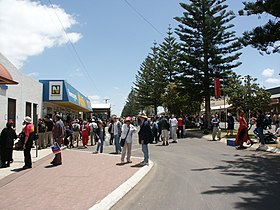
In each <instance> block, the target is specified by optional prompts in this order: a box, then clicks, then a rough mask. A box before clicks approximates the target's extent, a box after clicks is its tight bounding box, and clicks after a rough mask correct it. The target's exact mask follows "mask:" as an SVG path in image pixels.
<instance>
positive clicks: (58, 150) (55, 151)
mask: <svg viewBox="0 0 280 210" xmlns="http://www.w3.org/2000/svg"><path fill="white" fill-rule="evenodd" d="M51 149H52V152H53V154H58V153H61V148H60V146H59V144H58V143H57V142H55V143H54V144H53V145H52V146H51Z"/></svg>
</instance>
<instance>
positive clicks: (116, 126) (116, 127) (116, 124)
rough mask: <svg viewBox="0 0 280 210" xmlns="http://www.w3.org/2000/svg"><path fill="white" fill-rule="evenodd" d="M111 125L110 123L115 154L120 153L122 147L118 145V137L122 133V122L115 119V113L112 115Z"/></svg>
mask: <svg viewBox="0 0 280 210" xmlns="http://www.w3.org/2000/svg"><path fill="white" fill-rule="evenodd" d="M112 119H113V125H112V130H113V131H112V132H113V134H114V143H115V152H116V154H120V153H121V151H122V149H121V145H120V137H121V133H122V124H121V122H120V121H119V120H118V119H117V116H116V115H113V118H112Z"/></svg>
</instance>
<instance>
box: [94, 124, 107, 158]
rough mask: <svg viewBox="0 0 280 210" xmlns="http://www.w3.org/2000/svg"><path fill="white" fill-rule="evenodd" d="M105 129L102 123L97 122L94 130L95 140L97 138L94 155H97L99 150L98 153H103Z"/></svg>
mask: <svg viewBox="0 0 280 210" xmlns="http://www.w3.org/2000/svg"><path fill="white" fill-rule="evenodd" d="M105 136H106V134H105V128H104V126H103V122H102V121H99V122H98V128H97V129H96V138H97V147H96V151H95V152H94V153H98V152H99V150H100V153H103V145H104V141H105Z"/></svg>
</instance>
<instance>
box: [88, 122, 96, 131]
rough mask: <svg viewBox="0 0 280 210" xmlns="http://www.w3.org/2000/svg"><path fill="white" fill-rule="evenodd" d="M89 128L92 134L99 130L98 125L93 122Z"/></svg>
mask: <svg viewBox="0 0 280 210" xmlns="http://www.w3.org/2000/svg"><path fill="white" fill-rule="evenodd" d="M89 128H90V132H93V130H94V129H97V128H98V126H97V124H96V123H95V122H91V123H90V124H89Z"/></svg>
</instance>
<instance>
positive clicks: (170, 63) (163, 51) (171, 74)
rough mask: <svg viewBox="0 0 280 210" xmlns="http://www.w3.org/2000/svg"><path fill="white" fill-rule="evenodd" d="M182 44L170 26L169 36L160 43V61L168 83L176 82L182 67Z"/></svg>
mask: <svg viewBox="0 0 280 210" xmlns="http://www.w3.org/2000/svg"><path fill="white" fill-rule="evenodd" d="M179 54H180V45H179V43H178V42H177V40H176V38H175V37H174V36H173V32H172V28H171V27H170V26H169V27H168V31H167V36H166V37H165V38H164V41H163V42H162V44H160V45H159V62H160V68H161V70H162V71H163V74H164V79H165V81H166V83H167V84H169V83H172V82H174V80H175V77H176V76H177V75H178V72H179V68H180V65H179V64H180V59H179Z"/></svg>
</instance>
